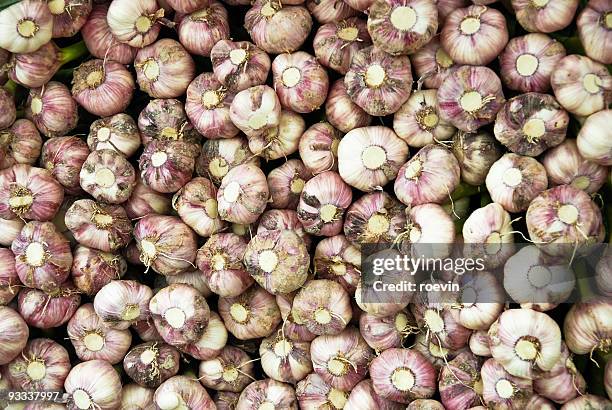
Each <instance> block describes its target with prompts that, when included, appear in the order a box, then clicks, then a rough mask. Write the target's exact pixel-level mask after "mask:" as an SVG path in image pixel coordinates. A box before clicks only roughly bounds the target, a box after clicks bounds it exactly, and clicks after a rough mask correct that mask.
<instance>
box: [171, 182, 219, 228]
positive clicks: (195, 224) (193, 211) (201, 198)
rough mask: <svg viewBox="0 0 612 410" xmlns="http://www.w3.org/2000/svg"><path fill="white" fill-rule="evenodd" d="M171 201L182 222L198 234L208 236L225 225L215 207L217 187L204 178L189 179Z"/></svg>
mask: <svg viewBox="0 0 612 410" xmlns="http://www.w3.org/2000/svg"><path fill="white" fill-rule="evenodd" d="M172 203H173V208H174V209H175V210H176V211H177V212H178V214H179V216H180V217H181V219H182V220H183V222H185V223H186V224H187V225H189V227H191V228H192V229H193V230H194V231H195V232H196V233H197V234H198V235H200V236H204V237H207V236H210V235H212V234H214V233H217V232H219V231H220V230H221V229H223V228H224V227H225V222H224V221H222V220H221V219H220V217H219V212H218V209H217V188H216V187H215V186H214V185H213V183H212V182H210V180H208V179H206V178H202V177H198V178H194V179H192V180H191V181H189V182H188V183H187V184H185V186H183V187H182V188H181V189H180V190H179V191H178V192H177V193H176V194H175V196H174V198H173V201H172Z"/></svg>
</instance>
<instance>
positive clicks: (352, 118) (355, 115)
mask: <svg viewBox="0 0 612 410" xmlns="http://www.w3.org/2000/svg"><path fill="white" fill-rule="evenodd" d="M325 116H326V117H327V120H328V121H329V122H330V124H331V125H333V126H334V127H336V128H337V129H339V130H340V131H342V132H349V131H351V130H353V129H355V128H360V127H367V126H368V125H370V123H371V122H372V117H371V116H370V114H368V113H366V112H365V111H364V110H362V109H361V107H360V106H358V105H357V104H355V103H354V102H353V101H352V100H351V97H350V96H349V95H348V94H347V92H346V85H345V84H344V78H340V79H339V80H336V81H335V82H334V83H333V84H332V85H331V87H330V89H329V93H328V95H327V100H326V101H325Z"/></svg>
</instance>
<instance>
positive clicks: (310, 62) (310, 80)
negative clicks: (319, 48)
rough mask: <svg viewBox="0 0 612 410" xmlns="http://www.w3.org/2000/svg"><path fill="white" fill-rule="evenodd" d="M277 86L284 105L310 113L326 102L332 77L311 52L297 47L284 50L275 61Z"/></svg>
mask: <svg viewBox="0 0 612 410" xmlns="http://www.w3.org/2000/svg"><path fill="white" fill-rule="evenodd" d="M272 76H273V80H274V89H275V91H276V93H277V95H278V98H279V100H280V103H281V104H282V106H283V107H285V108H287V109H290V110H292V111H295V112H298V113H309V112H312V111H314V110H316V109H318V108H319V107H320V106H321V105H323V103H324V102H325V98H326V97H327V91H328V89H329V77H328V76H327V72H326V71H325V69H324V68H323V67H322V66H321V64H319V62H318V61H317V60H316V59H315V58H314V57H313V56H312V55H310V54H308V53H306V52H304V51H297V52H295V53H292V54H280V55H278V56H277V57H276V58H275V59H274V62H273V63H272Z"/></svg>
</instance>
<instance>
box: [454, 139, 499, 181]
mask: <svg viewBox="0 0 612 410" xmlns="http://www.w3.org/2000/svg"><path fill="white" fill-rule="evenodd" d="M452 151H453V154H454V155H455V157H456V158H457V161H458V162H459V167H460V168H461V180H462V181H464V182H466V183H468V184H470V185H474V186H478V185H482V184H483V183H484V182H485V179H486V177H487V173H488V172H489V169H490V168H491V165H493V163H494V162H495V161H497V160H498V159H499V158H501V156H502V154H503V148H502V147H501V145H500V144H499V143H498V142H497V141H496V140H495V138H494V137H493V136H491V134H489V133H487V132H485V131H480V132H475V133H465V132H463V131H459V132H457V133H456V134H455V136H454V137H453V145H452Z"/></svg>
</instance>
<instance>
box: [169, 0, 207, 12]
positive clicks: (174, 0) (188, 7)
mask: <svg viewBox="0 0 612 410" xmlns="http://www.w3.org/2000/svg"><path fill="white" fill-rule="evenodd" d="M166 3H167V4H168V6H170V7H171V8H172V9H174V10H176V11H178V12H179V13H192V12H194V11H196V10H201V9H203V8H204V7H206V6H208V4H209V0H166Z"/></svg>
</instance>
